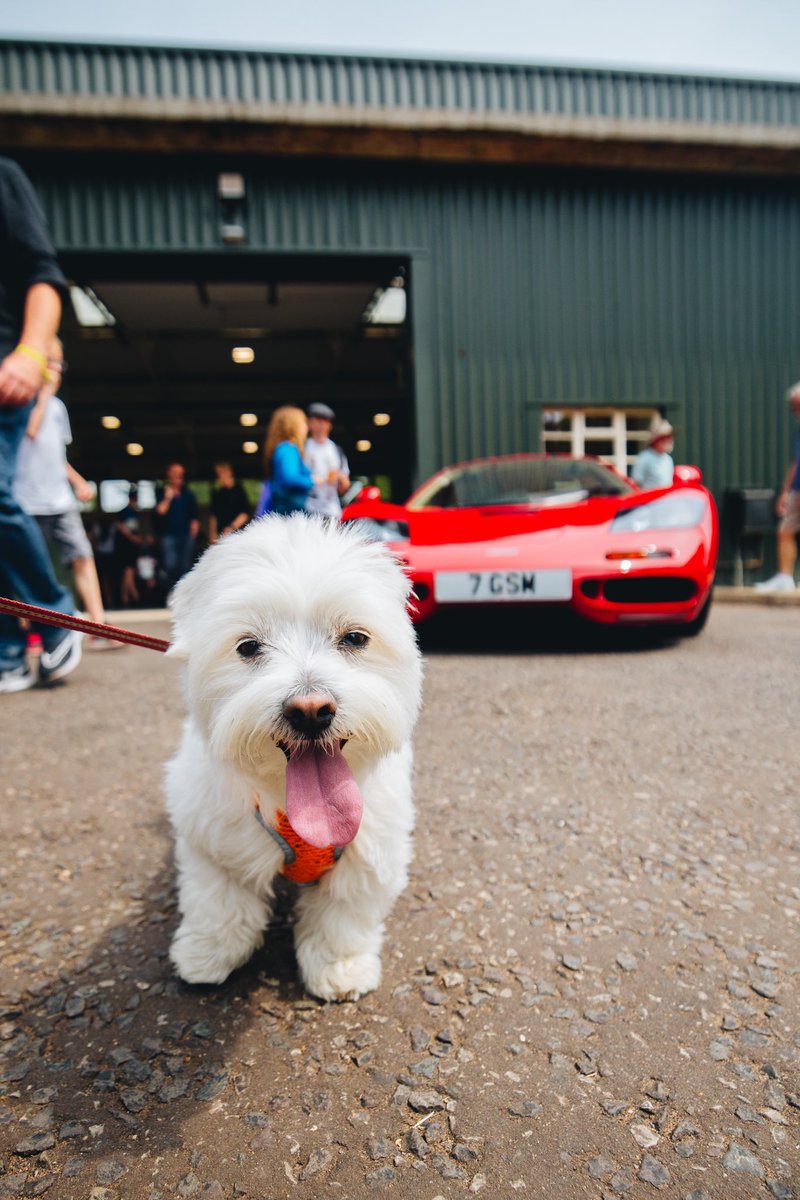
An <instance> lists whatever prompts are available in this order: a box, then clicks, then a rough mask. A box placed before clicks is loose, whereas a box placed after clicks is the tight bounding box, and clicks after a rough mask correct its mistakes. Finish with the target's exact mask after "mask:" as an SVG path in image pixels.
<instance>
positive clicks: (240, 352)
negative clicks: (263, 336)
mask: <svg viewBox="0 0 800 1200" xmlns="http://www.w3.org/2000/svg"><path fill="white" fill-rule="evenodd" d="M255 356H256V352H255V350H254V349H253V347H252V346H234V347H233V349H232V350H231V358H232V359H233V361H234V362H235V363H239V364H241V363H251V362H252V361H253V359H254V358H255Z"/></svg>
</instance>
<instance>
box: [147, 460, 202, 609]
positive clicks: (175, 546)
mask: <svg viewBox="0 0 800 1200" xmlns="http://www.w3.org/2000/svg"><path fill="white" fill-rule="evenodd" d="M156 514H157V516H158V519H159V540H160V543H161V565H162V568H163V570H164V575H165V578H166V585H167V590H168V591H170V590H171V589H172V588H173V587H174V586H175V584H176V583H177V582H178V580H179V579H181V578H182V577H183V576H184V575H185V574H186V573H187V571H190V570H191V567H192V562H193V560H194V547H195V541H196V539H197V534H198V533H199V531H200V514H199V512H198V508H197V500H196V499H195V497H194V493H193V492H192V491H190V489H189V488H188V487H187V486H186V469H185V467H184V466H183V465H182V464H181V463H178V462H174V463H170V465H169V466H168V467H167V477H166V481H165V483H164V485H163V487H160V488H158V489H157V491H156Z"/></svg>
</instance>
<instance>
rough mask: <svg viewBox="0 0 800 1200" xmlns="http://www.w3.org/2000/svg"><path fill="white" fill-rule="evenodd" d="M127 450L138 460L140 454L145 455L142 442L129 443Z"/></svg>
mask: <svg viewBox="0 0 800 1200" xmlns="http://www.w3.org/2000/svg"><path fill="white" fill-rule="evenodd" d="M125 449H126V451H127V452H128V454H130V455H131V456H132V457H133V458H138V457H139V455H140V454H144V446H143V445H142V444H141V442H128V444H127V446H126V447H125Z"/></svg>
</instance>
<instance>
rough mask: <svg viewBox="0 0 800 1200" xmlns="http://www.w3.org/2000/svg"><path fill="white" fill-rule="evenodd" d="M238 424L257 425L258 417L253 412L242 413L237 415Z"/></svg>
mask: <svg viewBox="0 0 800 1200" xmlns="http://www.w3.org/2000/svg"><path fill="white" fill-rule="evenodd" d="M239 424H240V425H245V426H250V425H257V424H258V417H257V416H256V414H255V413H242V415H241V416H240V417H239Z"/></svg>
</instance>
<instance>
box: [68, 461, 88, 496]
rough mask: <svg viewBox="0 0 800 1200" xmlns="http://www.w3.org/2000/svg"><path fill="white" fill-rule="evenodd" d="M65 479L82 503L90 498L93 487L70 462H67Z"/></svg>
mask: <svg viewBox="0 0 800 1200" xmlns="http://www.w3.org/2000/svg"><path fill="white" fill-rule="evenodd" d="M67 479H68V480H69V486H70V487H71V488H72V490H73V492H74V493H75V495H76V496H77V497H78V499H79V500H80V501H81V502H82V503H85V502H86V501H87V500H91V499H92V497H93V496H94V488H93V487H92V485H91V484H90V483H89V481H88V479H84V477H83V476H82V475H81V473H80V471H76V470H75V468H74V467H73V466H72V463H67Z"/></svg>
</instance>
